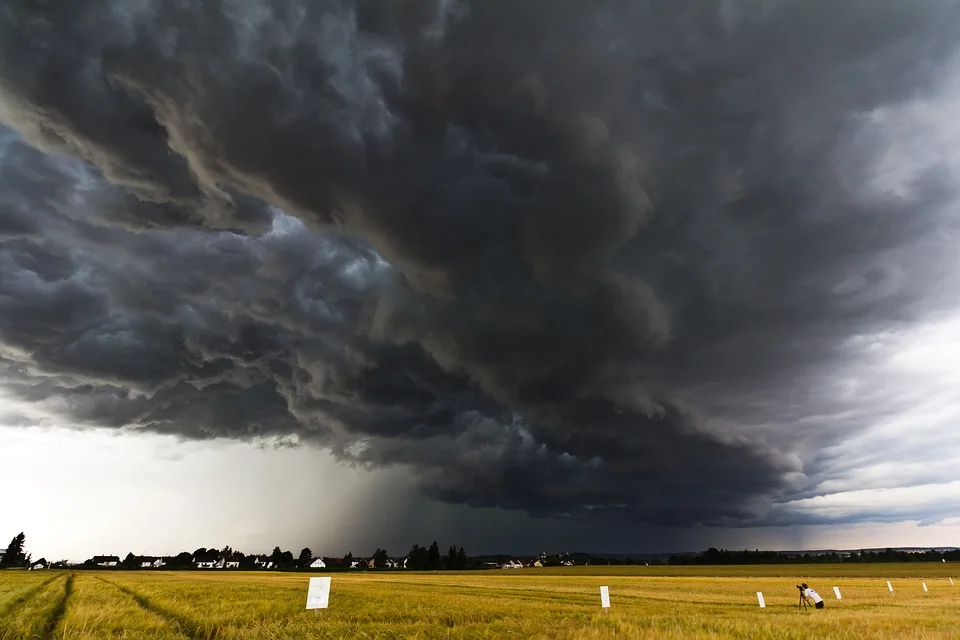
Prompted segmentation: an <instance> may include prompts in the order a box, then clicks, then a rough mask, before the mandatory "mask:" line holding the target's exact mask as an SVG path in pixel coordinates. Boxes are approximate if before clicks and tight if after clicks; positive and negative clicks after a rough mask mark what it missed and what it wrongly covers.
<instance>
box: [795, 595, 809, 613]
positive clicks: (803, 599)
mask: <svg viewBox="0 0 960 640" xmlns="http://www.w3.org/2000/svg"><path fill="white" fill-rule="evenodd" d="M801 605H802V606H803V608H804V609H806V608H807V607H809V606H810V605H809V604H807V597H806V596H805V595H803V591H801V592H800V602H798V603H797V609H799V608H800V607H801Z"/></svg>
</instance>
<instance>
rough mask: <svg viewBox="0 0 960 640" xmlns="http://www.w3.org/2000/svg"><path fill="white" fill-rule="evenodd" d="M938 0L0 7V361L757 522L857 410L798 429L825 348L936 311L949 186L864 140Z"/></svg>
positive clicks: (338, 443)
mask: <svg viewBox="0 0 960 640" xmlns="http://www.w3.org/2000/svg"><path fill="white" fill-rule="evenodd" d="M957 8H958V7H957V3H956V2H952V1H947V0H931V1H930V2H924V3H909V2H904V1H895V0H880V1H877V0H873V1H870V2H867V1H866V0H863V1H860V0H845V1H842V2H817V1H813V2H812V1H809V0H804V1H799V0H798V1H787V0H783V1H780V2H773V1H761V0H755V1H745V2H739V3H735V2H714V1H709V2H707V1H703V2H693V1H689V2H678V1H676V0H669V1H667V0H663V1H647V2H639V1H637V2H629V1H613V0H609V1H602V2H598V1H596V0H594V1H591V2H563V3H558V2H554V1H549V2H548V1H546V0H530V1H528V2H516V1H512V0H511V1H509V2H508V1H506V0H485V1H483V2H466V1H457V0H449V1H440V0H436V1H433V2H431V1H429V0H410V1H407V2H393V3H381V2H374V1H366V0H357V1H356V2H348V1H347V0H322V1H316V2H295V1H293V0H291V1H289V2H280V1H274V2H268V1H267V0H260V1H249V2H240V1H238V0H233V1H231V0H218V1H211V2H202V3H201V2H186V3H185V2H172V1H171V2H165V1H162V0H153V1H144V2H137V3H130V2H100V3H79V2H67V1H65V0H64V1H55V2H47V3H43V4H37V3H34V2H27V1H26V0H13V1H12V2H8V3H7V5H6V6H5V8H4V9H3V11H2V12H0V119H2V121H4V122H5V123H7V125H9V126H10V127H12V128H13V129H15V130H16V131H17V132H18V133H19V135H16V134H13V133H11V132H5V133H4V134H3V136H2V145H3V146H2V154H3V155H2V161H0V162H2V164H0V167H2V173H0V180H2V186H3V189H2V190H0V266H2V270H0V354H2V357H3V361H4V365H3V367H4V369H3V371H4V379H5V381H6V382H5V386H6V387H8V388H9V389H11V390H12V391H13V392H15V393H17V394H18V395H19V396H20V397H22V398H25V399H28V400H31V401H34V402H37V403H39V404H40V405H41V406H44V407H48V408H50V409H54V410H56V411H58V412H62V413H63V414H64V415H67V416H70V417H71V418H73V419H75V420H77V421H80V422H84V423H92V424H101V425H110V426H116V427H132V428H143V429H150V430H155V431H160V432H164V433H176V434H181V435H184V436H187V437H193V438H201V437H212V436H226V437H237V438H248V437H256V436H263V435H278V436H284V435H295V436H297V437H299V438H300V439H301V440H302V441H309V442H313V443H316V444H318V445H320V446H324V447H329V448H331V449H332V450H333V451H334V452H336V453H337V454H338V456H340V457H341V458H342V459H344V460H348V461H351V462H355V463H358V464H368V465H376V466H383V465H403V466H404V467H406V468H408V469H409V470H410V471H411V473H412V474H413V475H414V476H415V477H416V478H417V480H418V482H419V484H420V486H421V487H422V489H423V490H424V491H425V492H426V493H427V494H428V495H430V496H434V497H437V498H439V499H442V500H446V501H450V502H456V503H466V504H470V505H475V506H493V505H499V506H503V507H507V508H511V509H523V510H527V511H529V512H531V513H534V514H537V515H544V516H557V515H561V516H570V517H575V518H580V517H587V516H593V515H595V514H599V515H604V516H611V517H614V518H618V519H628V518H636V519H642V520H648V521H654V522H658V523H668V524H690V523H695V522H707V523H714V524H717V523H726V524H731V523H747V522H755V521H758V520H762V519H763V517H764V516H765V514H766V513H767V512H768V510H769V508H770V505H771V503H772V502H774V501H776V500H779V499H782V498H783V497H784V496H789V495H791V492H795V491H799V490H802V489H804V488H805V486H806V485H807V484H808V482H807V479H806V478H805V476H804V471H805V469H804V467H803V460H804V454H805V453H807V452H809V451H810V450H811V449H813V448H816V447H818V446H827V445H828V444H830V443H834V442H836V441H838V440H840V439H842V438H844V437H848V436H850V435H851V434H854V433H857V432H858V431H859V430H862V429H863V428H865V427H866V426H869V424H871V422H872V421H873V420H875V419H876V417H877V416H875V415H870V414H869V412H865V413H862V414H857V415H855V416H853V417H851V416H850V414H846V415H847V417H846V418H845V419H844V420H841V421H839V422H838V421H835V420H812V421H811V420H810V417H811V416H816V415H827V414H828V413H831V414H832V415H838V414H839V413H840V411H839V409H838V403H839V400H837V398H836V397H835V394H833V393H832V389H831V385H832V378H831V373H832V372H833V371H834V370H835V368H836V367H837V366H839V363H840V362H841V360H842V358H843V355H844V352H843V350H844V348H845V347H844V345H845V344H846V342H845V341H846V340H847V339H849V338H850V337H851V336H855V335H859V334H862V333H869V332H872V331H878V330H884V329H889V328H891V327H896V326H902V325H908V324H910V323H913V322H915V321H917V320H919V319H922V318H923V317H924V316H925V315H926V314H928V313H932V312H935V311H938V310H941V309H946V308H949V307H950V306H951V305H953V304H955V303H956V302H957V300H956V299H955V298H956V296H953V295H952V296H944V295H942V292H938V291H937V288H938V286H940V284H941V283H942V282H943V279H944V278H945V277H948V276H949V275H950V271H951V268H952V267H953V263H951V262H948V261H947V260H945V259H944V256H948V255H952V254H951V253H950V250H951V249H952V246H951V245H950V242H949V237H950V236H949V235H944V233H943V232H944V231H945V230H946V231H950V232H954V231H955V222H952V221H951V219H950V218H948V217H947V216H948V213H947V209H946V207H945V204H946V203H948V202H949V201H950V199H951V198H953V197H954V195H955V193H954V192H953V188H952V186H950V185H949V183H948V182H947V181H945V180H943V179H942V175H941V173H938V171H941V170H942V169H941V168H940V167H931V168H930V170H929V171H927V172H924V173H922V174H921V175H918V176H916V177H915V180H914V181H913V183H912V184H911V185H910V189H909V192H908V193H907V194H906V195H903V194H899V195H896V194H892V193H886V192H882V191H878V190H876V189H874V188H872V187H871V186H870V185H871V184H872V182H871V181H872V180H873V179H874V177H875V165H876V159H877V158H878V157H879V156H880V155H881V154H882V153H884V149H881V148H879V147H877V145H876V144H874V143H872V142H871V140H873V138H872V137H871V136H870V135H869V134H870V131H871V126H872V125H871V124H870V120H869V116H870V114H872V113H874V112H876V110H878V109H881V108H884V107H889V106H896V105H898V104H901V103H903V102H905V101H907V100H911V99H916V98H917V97H918V96H920V97H921V98H922V97H923V96H924V95H926V94H927V93H929V92H931V91H934V90H935V89H936V87H937V86H938V83H939V81H940V78H942V77H943V75H944V69H945V68H946V66H947V65H948V63H949V60H950V56H951V55H952V54H953V53H954V51H953V49H954V46H955V45H954V40H955V38H954V35H953V34H955V33H956V29H957V27H958V26H960V24H958V23H960V12H958V11H957ZM19 136H22V138H21V137H19ZM28 143H29V145H32V146H28ZM37 149H40V150H42V151H44V152H47V155H44V154H43V153H41V152H40V151H37ZM333 230H336V231H337V232H338V233H336V234H334V233H333ZM954 290H956V289H954ZM935 294H937V295H935ZM803 420H806V422H805V423H804V429H805V431H804V436H803V437H799V436H798V435H797V430H798V425H799V424H801V421H803Z"/></svg>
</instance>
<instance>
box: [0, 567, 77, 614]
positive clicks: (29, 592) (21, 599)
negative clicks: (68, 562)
mask: <svg viewBox="0 0 960 640" xmlns="http://www.w3.org/2000/svg"><path fill="white" fill-rule="evenodd" d="M61 577H63V576H60V575H55V576H52V577H50V578H47V579H46V580H44V581H43V582H41V583H40V584H37V585H34V586H32V587H30V588H29V589H26V590H24V592H23V593H21V594H20V595H18V596H17V597H15V598H14V599H13V600H11V601H10V602H8V603H7V604H6V605H4V606H3V607H2V608H0V618H3V617H5V616H6V615H7V614H9V613H10V612H11V611H13V610H14V609H16V608H17V607H19V606H21V605H23V604H25V603H26V602H27V601H29V600H30V599H31V598H33V597H34V596H36V595H37V594H38V593H40V592H42V591H43V590H44V589H46V588H47V587H48V586H49V585H50V583H51V582H53V581H54V580H57V579H58V578H61Z"/></svg>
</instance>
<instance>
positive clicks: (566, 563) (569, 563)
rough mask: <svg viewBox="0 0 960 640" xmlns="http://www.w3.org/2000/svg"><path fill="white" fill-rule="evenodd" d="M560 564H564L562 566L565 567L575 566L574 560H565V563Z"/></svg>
mask: <svg viewBox="0 0 960 640" xmlns="http://www.w3.org/2000/svg"><path fill="white" fill-rule="evenodd" d="M560 564H562V565H563V566H565V567H572V566H573V560H564V561H563V562H561V563H560Z"/></svg>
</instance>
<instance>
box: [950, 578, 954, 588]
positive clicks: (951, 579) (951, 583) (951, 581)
mask: <svg viewBox="0 0 960 640" xmlns="http://www.w3.org/2000/svg"><path fill="white" fill-rule="evenodd" d="M950 586H951V587H952V586H954V585H953V578H950Z"/></svg>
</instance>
